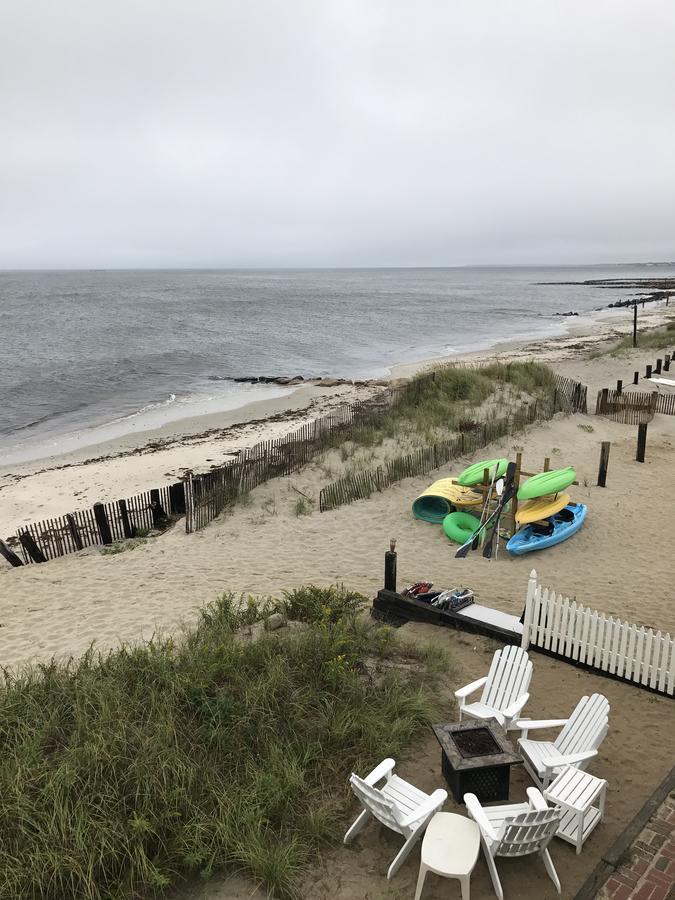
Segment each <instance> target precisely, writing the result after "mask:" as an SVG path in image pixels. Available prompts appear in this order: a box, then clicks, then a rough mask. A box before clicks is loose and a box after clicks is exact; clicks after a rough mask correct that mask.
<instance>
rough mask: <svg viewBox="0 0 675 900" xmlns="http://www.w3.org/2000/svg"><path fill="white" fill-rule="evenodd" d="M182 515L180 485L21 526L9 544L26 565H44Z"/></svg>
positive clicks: (181, 490) (183, 506)
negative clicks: (40, 563)
mask: <svg viewBox="0 0 675 900" xmlns="http://www.w3.org/2000/svg"><path fill="white" fill-rule="evenodd" d="M184 512H185V498H184V486H183V482H180V481H179V482H177V483H176V484H171V485H169V484H167V485H164V486H163V487H161V488H153V489H152V490H150V491H143V492H142V493H140V494H136V495H135V496H133V497H130V498H128V499H126V500H113V501H111V502H109V503H96V504H94V506H93V507H92V508H91V509H80V510H76V511H75V512H71V513H66V514H65V515H63V516H54V517H53V518H51V519H44V520H43V521H42V522H33V523H31V524H30V525H24V526H21V527H19V528H18V529H17V533H16V539H14V540H12V539H10V540H8V544H9V546H10V547H11V548H12V549H13V550H15V551H16V552H17V553H20V554H21V556H22V558H23V562H24V564H25V565H28V564H30V563H37V562H46V561H47V560H50V559H56V558H57V557H59V556H66V555H67V554H68V553H76V552H77V551H78V550H83V549H84V548H85V547H92V546H98V545H105V544H112V543H114V542H115V541H123V540H125V539H126V538H131V537H134V536H135V535H136V534H138V532H143V531H149V530H150V529H151V528H157V527H160V526H161V525H162V524H163V523H165V522H166V521H167V518H168V517H169V516H177V515H181V514H182V513H184Z"/></svg>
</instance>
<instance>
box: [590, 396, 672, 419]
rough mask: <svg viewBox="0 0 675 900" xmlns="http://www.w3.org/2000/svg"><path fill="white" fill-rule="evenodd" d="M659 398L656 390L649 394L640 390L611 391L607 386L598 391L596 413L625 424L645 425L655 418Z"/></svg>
mask: <svg viewBox="0 0 675 900" xmlns="http://www.w3.org/2000/svg"><path fill="white" fill-rule="evenodd" d="M658 398H659V395H658V394H657V393H656V391H654V392H652V393H650V394H647V393H644V392H638V391H625V392H623V391H622V392H619V391H610V390H608V389H607V388H605V389H604V390H602V391H599V392H598V397H597V400H596V403H595V414H596V416H606V417H607V418H609V419H613V420H614V421H615V422H621V423H622V424H624V425H644V424H645V423H646V422H651V420H652V419H653V418H654V414H655V413H656V411H657V404H658Z"/></svg>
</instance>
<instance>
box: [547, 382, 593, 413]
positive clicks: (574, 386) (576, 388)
mask: <svg viewBox="0 0 675 900" xmlns="http://www.w3.org/2000/svg"><path fill="white" fill-rule="evenodd" d="M554 379H555V389H556V392H557V393H558V394H559V395H560V401H561V406H563V407H565V406H566V407H567V410H568V411H569V412H573V413H585V412H586V411H587V393H588V388H587V387H586V385H585V384H581V382H580V381H574V380H573V379H572V378H565V377H564V376H562V375H558V374H556V375H555V376H554Z"/></svg>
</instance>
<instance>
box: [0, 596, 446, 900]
mask: <svg viewBox="0 0 675 900" xmlns="http://www.w3.org/2000/svg"><path fill="white" fill-rule="evenodd" d="M357 600H358V595H356V594H353V593H351V592H349V591H346V590H344V589H339V588H331V589H328V590H323V591H322V590H321V589H319V588H315V587H308V588H304V589H299V590H297V591H293V592H290V593H289V594H288V595H287V597H286V601H285V602H286V604H287V608H289V609H293V610H294V611H296V612H297V613H298V614H299V615H303V617H304V618H305V620H306V621H308V622H309V623H310V624H309V626H308V628H307V630H306V631H304V632H302V633H298V634H295V635H293V636H291V637H285V638H283V637H278V636H274V635H272V634H269V635H268V634H264V635H263V636H262V637H261V638H260V639H259V640H257V641H251V640H245V639H243V638H242V637H241V636H239V635H238V634H237V629H238V628H240V627H241V626H242V625H245V624H250V622H251V621H252V619H254V618H255V616H256V612H255V611H256V610H258V613H257V614H258V616H259V615H261V614H262V613H263V612H267V611H269V609H271V608H272V607H273V605H274V604H273V603H272V602H271V601H267V602H265V603H262V604H260V605H259V604H258V603H257V602H256V601H255V600H254V599H252V598H250V599H249V600H246V599H243V598H235V597H234V596H233V595H230V594H225V595H223V597H221V598H220V599H219V600H218V601H216V602H215V603H213V604H210V605H209V606H208V607H207V608H206V609H205V610H204V611H203V614H202V617H201V620H200V622H199V624H198V625H197V626H196V627H195V628H193V629H191V630H189V631H187V632H186V633H185V635H184V636H183V638H182V639H181V641H180V642H174V641H173V640H171V639H166V640H164V639H156V640H153V641H151V642H150V643H148V644H146V645H144V646H141V647H125V648H123V649H120V650H117V651H114V652H112V653H110V654H109V655H107V656H105V657H103V658H99V657H97V656H96V655H95V654H94V653H93V652H89V653H87V654H86V655H85V656H84V657H83V658H82V659H80V660H77V661H75V660H71V661H70V662H69V663H68V664H61V663H57V662H52V663H50V664H48V665H43V666H38V667H37V668H34V669H33V670H31V671H29V672H27V673H25V674H22V675H20V676H18V677H15V676H13V675H12V674H10V673H9V672H5V684H4V688H3V690H2V691H1V692H0V835H1V836H2V840H1V841H0V870H1V871H2V879H0V898H2V900H10V898H11V900H16V898H26V900H28V898H40V900H85V898H86V900H104V898H105V900H122V898H124V900H134V898H141V897H151V896H157V895H158V894H159V893H161V892H162V891H163V890H164V889H165V888H167V887H168V886H169V885H171V884H174V883H176V882H177V881H179V880H181V879H183V878H191V877H196V876H201V877H208V876H209V875H210V874H211V873H212V872H214V871H216V870H218V869H227V868H238V869H241V870H243V871H244V872H245V873H247V874H248V875H249V876H250V877H252V878H253V879H254V880H257V881H259V882H262V883H263V884H264V885H266V886H267V887H268V888H269V890H270V891H272V892H274V894H275V895H277V896H279V897H292V896H294V894H295V893H296V889H297V884H298V880H299V878H300V877H301V876H302V875H303V874H304V873H305V872H306V870H307V867H308V866H309V865H310V864H311V863H312V862H313V861H314V860H315V858H316V853H317V851H318V850H319V848H320V847H321V846H322V845H324V844H325V843H326V842H328V841H332V840H334V839H336V838H337V836H338V835H337V833H336V832H337V831H338V830H339V826H340V825H341V822H340V820H339V816H340V813H341V810H342V805H343V804H344V802H345V799H346V791H345V784H346V779H347V777H348V775H349V772H350V771H352V770H353V769H355V770H357V771H366V770H367V768H368V767H369V766H371V765H373V764H374V763H375V762H377V761H379V760H380V759H382V758H383V757H385V756H388V755H392V756H396V755H397V754H398V753H400V751H401V749H402V748H403V747H404V746H405V745H406V744H407V743H408V742H409V741H410V740H411V738H412V737H413V735H415V733H416V732H417V731H418V730H419V729H420V727H421V726H422V725H423V724H424V723H426V722H428V721H429V720H430V718H431V717H433V716H434V715H437V714H438V710H437V709H436V707H435V703H436V700H435V693H436V679H435V678H434V677H432V676H433V672H434V671H437V668H438V665H437V663H438V660H436V667H434V661H433V659H432V658H431V657H430V656H429V657H428V656H424V655H422V654H419V652H417V657H416V659H417V663H416V665H415V666H414V667H412V668H411V667H409V666H406V668H405V669H404V674H403V675H400V674H397V670H396V668H395V667H394V668H387V669H386V674H384V675H383V677H382V678H381V679H378V682H377V684H376V683H375V681H374V679H372V678H370V677H365V676H364V671H363V660H364V658H365V657H366V656H367V657H368V658H369V659H372V658H373V657H375V658H377V657H378V654H379V655H382V656H383V655H385V654H386V655H387V656H391V655H392V653H394V652H395V649H394V647H395V644H396V638H395V636H394V635H392V634H391V632H390V630H389V629H386V630H381V629H376V628H373V627H372V625H369V624H367V623H364V622H363V621H361V620H360V619H358V618H356V617H354V616H353V615H351V614H350V613H351V611H352V610H354V609H355V608H356V607H357V606H358V602H357ZM326 609H328V610H329V611H330V612H329V614H326V613H325V610H326ZM319 610H321V615H319V612H318V611H319ZM398 652H403V651H401V650H400V649H399V651H398ZM405 653H406V655H407V656H408V657H409V658H412V656H413V655H414V654H415V653H416V651H414V650H410V649H408V650H405Z"/></svg>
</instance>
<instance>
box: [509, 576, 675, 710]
mask: <svg viewBox="0 0 675 900" xmlns="http://www.w3.org/2000/svg"><path fill="white" fill-rule="evenodd" d="M530 645H532V646H534V647H540V648H541V649H542V650H549V651H551V653H555V654H556V655H557V656H561V657H563V658H565V659H569V660H572V661H576V662H579V663H583V664H585V665H587V666H592V667H593V668H594V669H598V670H599V671H600V672H608V673H609V674H610V675H616V676H617V677H619V678H624V679H626V680H627V681H632V682H634V683H635V684H639V685H643V686H645V687H649V688H653V689H654V690H657V691H660V692H661V693H664V694H668V695H670V696H673V693H674V685H675V640H673V639H672V638H671V636H670V634H667V633H665V634H663V633H661V632H660V631H657V632H654V631H653V630H652V629H651V628H644V627H639V626H637V625H631V624H629V623H628V622H623V621H622V620H621V619H617V618H613V617H612V616H606V615H605V614H604V613H600V612H598V611H597V610H595V609H589V608H588V607H587V606H583V605H582V604H581V603H577V602H576V600H569V598H567V597H562V596H561V595H560V594H556V592H555V591H553V590H551V589H549V588H543V587H542V586H541V585H540V584H539V583H538V582H537V573H536V571H535V570H534V569H532V572H531V573H530V580H529V582H528V586H527V599H526V601H525V620H524V622H523V637H522V641H521V646H522V647H523V648H524V649H525V650H526V649H527V648H528V646H530Z"/></svg>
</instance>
